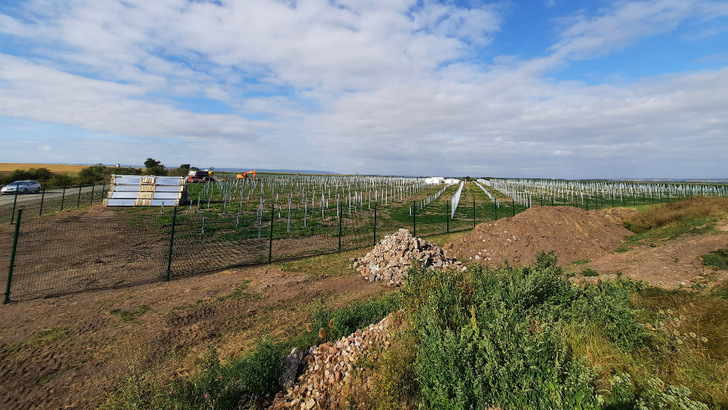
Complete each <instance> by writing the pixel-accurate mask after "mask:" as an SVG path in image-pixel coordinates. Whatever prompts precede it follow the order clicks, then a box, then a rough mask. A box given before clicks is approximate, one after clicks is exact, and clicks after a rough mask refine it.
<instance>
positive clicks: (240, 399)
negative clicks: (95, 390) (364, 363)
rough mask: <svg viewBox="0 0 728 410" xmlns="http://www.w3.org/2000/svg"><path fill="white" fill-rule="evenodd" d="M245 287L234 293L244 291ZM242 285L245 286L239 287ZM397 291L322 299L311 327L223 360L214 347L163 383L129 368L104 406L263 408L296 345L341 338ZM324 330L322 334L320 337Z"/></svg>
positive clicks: (376, 314) (392, 305) (385, 310)
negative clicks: (334, 303) (335, 304)
mask: <svg viewBox="0 0 728 410" xmlns="http://www.w3.org/2000/svg"><path fill="white" fill-rule="evenodd" d="M245 285H246V284H243V285H241V286H240V287H239V288H237V289H236V290H234V291H233V293H232V295H236V294H241V292H242V290H244V289H245ZM238 289H242V290H241V291H238ZM399 301H400V297H399V295H398V294H390V295H386V296H383V297H380V298H378V299H373V300H369V301H364V302H354V303H350V304H349V305H348V306H345V307H342V308H330V307H326V306H324V304H323V303H322V302H321V301H318V302H317V303H315V304H314V306H313V308H312V310H311V320H310V322H309V324H310V325H311V331H309V330H308V329H303V330H302V331H301V332H300V333H299V334H298V335H295V336H293V337H291V338H290V339H288V340H282V341H274V340H273V339H272V338H270V337H266V336H264V337H261V338H259V339H258V340H257V342H256V345H255V347H254V348H253V349H252V351H251V352H249V353H248V354H246V355H244V356H242V357H238V358H234V359H232V360H230V361H228V362H227V363H222V362H221V361H220V360H219V358H218V355H217V350H216V349H215V348H214V347H210V348H209V349H208V352H207V354H206V355H205V356H204V358H203V359H202V360H201V361H200V362H199V364H198V367H199V372H198V373H197V374H195V375H193V376H189V377H181V378H178V379H174V380H172V381H170V382H168V383H162V384H160V383H159V382H158V381H157V382H156V383H155V382H154V381H152V380H150V379H149V378H148V377H146V376H148V375H146V374H141V372H139V371H138V369H137V368H136V367H134V366H130V370H131V372H130V373H131V374H130V376H129V377H128V378H127V380H126V381H125V383H124V384H123V386H122V388H120V389H119V390H118V391H117V392H116V393H115V394H114V395H113V397H111V398H110V400H109V402H108V403H106V405H105V406H104V407H105V408H113V409H115V408H175V409H199V408H209V409H232V408H249V407H260V406H261V404H262V400H263V399H264V398H266V397H267V398H270V394H272V393H274V392H275V391H276V389H277V379H278V377H279V375H280V373H281V371H282V365H283V358H284V357H285V355H286V354H287V353H288V352H289V351H290V350H291V348H293V347H298V348H300V349H304V350H305V349H308V348H309V347H311V346H314V345H317V344H319V343H324V342H326V341H332V340H335V339H339V338H341V337H342V336H346V335H349V334H350V333H353V332H354V331H356V330H357V329H360V328H363V327H366V326H368V325H369V324H371V323H376V322H378V321H380V320H381V319H382V318H384V317H385V316H387V315H388V314H389V313H390V312H392V311H394V310H396V309H397V308H398V307H399V305H400V304H399ZM319 329H324V331H323V333H324V338H323V339H321V338H319Z"/></svg>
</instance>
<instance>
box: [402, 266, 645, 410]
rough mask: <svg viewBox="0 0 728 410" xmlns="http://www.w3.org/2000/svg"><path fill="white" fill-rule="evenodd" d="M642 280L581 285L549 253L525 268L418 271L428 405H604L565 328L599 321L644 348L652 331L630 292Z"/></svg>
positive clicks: (411, 301) (411, 286) (414, 283)
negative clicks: (571, 347) (640, 316)
mask: <svg viewBox="0 0 728 410" xmlns="http://www.w3.org/2000/svg"><path fill="white" fill-rule="evenodd" d="M639 286H640V285H639V284H634V283H633V282H631V281H622V280H618V281H607V282H605V283H603V284H601V285H589V284H587V285H586V286H585V287H584V288H583V289H582V288H580V287H578V286H576V285H573V284H572V283H570V282H569V281H568V280H566V279H565V278H564V275H563V272H562V271H561V269H560V268H558V267H557V266H556V258H555V255H553V254H550V253H542V254H540V255H539V256H538V257H537V262H536V263H535V264H534V265H533V266H530V267H525V268H519V269H516V268H504V269H497V270H489V269H484V268H482V267H478V266H473V267H471V270H470V272H468V273H467V274H460V273H450V272H448V273H444V272H434V271H413V272H411V273H410V275H409V278H408V287H407V288H405V290H403V293H404V294H405V300H404V306H405V307H406V309H407V311H408V312H409V314H410V317H411V320H412V322H413V323H414V325H415V331H416V332H417V336H418V342H417V359H416V362H415V368H416V372H417V380H418V382H419V385H420V389H421V392H420V397H421V400H422V402H421V406H424V407H426V408H443V407H445V408H484V407H489V406H497V407H501V408H504V409H508V408H524V407H525V408H594V407H597V406H598V404H599V403H598V400H597V395H596V394H595V392H594V391H593V385H592V383H593V378H594V375H593V374H592V372H591V371H590V370H589V369H588V368H587V367H586V366H585V365H584V364H583V363H582V362H581V360H580V358H578V357H574V356H573V355H572V354H571V353H570V351H569V349H568V348H567V346H566V344H565V342H564V340H563V337H562V329H564V328H565V326H567V325H568V326H577V327H578V326H584V327H586V326H593V325H594V324H597V325H599V326H602V327H604V328H605V329H606V333H607V334H608V335H609V337H610V338H611V339H612V340H613V341H614V342H615V343H616V344H618V345H620V346H623V347H625V348H627V349H634V348H637V347H639V346H642V345H643V343H644V341H645V339H646V334H647V333H646V330H645V329H644V328H643V326H642V325H641V324H639V323H638V322H637V321H636V316H635V313H634V310H633V309H632V307H631V305H630V298H629V295H630V294H631V292H632V291H634V290H635V289H637V288H638V287H639Z"/></svg>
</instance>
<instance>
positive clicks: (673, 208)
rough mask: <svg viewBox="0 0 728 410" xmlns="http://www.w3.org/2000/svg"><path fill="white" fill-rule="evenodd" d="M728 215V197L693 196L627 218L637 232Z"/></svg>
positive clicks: (631, 228) (631, 227)
mask: <svg viewBox="0 0 728 410" xmlns="http://www.w3.org/2000/svg"><path fill="white" fill-rule="evenodd" d="M726 215H728V198H708V197H693V198H691V199H689V200H687V201H680V202H669V203H666V204H661V205H658V206H654V207H650V208H648V209H647V210H646V211H644V212H640V213H638V214H637V215H635V216H633V217H631V218H629V219H627V222H628V224H629V229H630V230H632V231H633V232H636V233H642V232H646V231H648V230H650V229H654V228H660V227H663V226H667V225H670V224H673V223H677V222H681V221H685V220H694V219H699V218H720V217H724V216H726Z"/></svg>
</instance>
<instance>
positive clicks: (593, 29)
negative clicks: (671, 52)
mask: <svg viewBox="0 0 728 410" xmlns="http://www.w3.org/2000/svg"><path fill="white" fill-rule="evenodd" d="M726 15H728V7H726V5H725V3H722V2H716V1H702V0H695V1H685V0H644V1H624V0H621V1H616V2H615V3H614V5H613V6H612V7H609V8H607V9H605V10H603V11H602V13H601V14H600V15H599V16H595V17H589V16H585V15H578V16H573V17H569V18H564V19H562V23H563V24H564V26H566V29H565V30H564V31H563V32H562V34H561V37H562V38H561V40H560V41H559V42H558V43H557V44H555V45H554V46H553V47H552V50H553V51H554V52H555V53H556V54H557V55H558V56H560V57H561V58H574V59H583V58H589V57H594V56H600V55H605V54H608V53H609V52H611V51H614V50H618V49H622V48H624V47H627V46H629V45H631V44H632V43H633V42H635V41H636V40H638V39H640V38H642V37H645V36H650V35H655V34H659V33H666V32H670V31H672V30H674V29H675V28H676V27H677V26H678V25H679V24H681V23H682V22H684V21H685V20H687V19H688V18H699V19H714V18H718V17H720V16H726Z"/></svg>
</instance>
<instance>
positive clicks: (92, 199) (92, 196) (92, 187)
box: [88, 183, 96, 205]
mask: <svg viewBox="0 0 728 410" xmlns="http://www.w3.org/2000/svg"><path fill="white" fill-rule="evenodd" d="M95 188H96V183H93V184H91V201H89V203H88V204H89V205H93V203H94V189H95Z"/></svg>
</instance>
